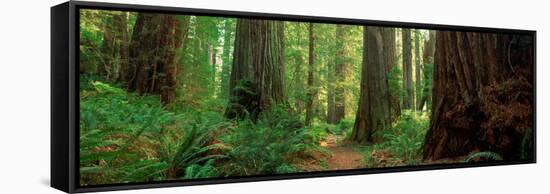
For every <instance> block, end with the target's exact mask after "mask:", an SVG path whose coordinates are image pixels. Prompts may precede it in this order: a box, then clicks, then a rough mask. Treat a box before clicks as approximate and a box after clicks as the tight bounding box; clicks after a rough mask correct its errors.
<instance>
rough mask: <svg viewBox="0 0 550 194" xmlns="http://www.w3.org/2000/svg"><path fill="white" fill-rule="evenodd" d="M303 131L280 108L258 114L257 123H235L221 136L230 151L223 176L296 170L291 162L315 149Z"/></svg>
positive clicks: (297, 122) (248, 121) (243, 121)
mask: <svg viewBox="0 0 550 194" xmlns="http://www.w3.org/2000/svg"><path fill="white" fill-rule="evenodd" d="M306 137H307V129H306V128H304V127H303V126H302V124H301V123H300V121H299V120H298V117H296V116H294V115H293V114H292V113H288V112H287V111H286V110H285V109H284V108H283V107H273V108H272V109H271V110H270V111H267V112H264V113H262V114H261V115H260V118H259V119H258V121H257V122H253V121H252V120H250V119H244V120H241V121H238V122H237V123H236V125H235V127H234V128H233V129H232V130H231V131H229V132H228V133H227V134H225V135H224V136H223V137H221V141H222V142H223V143H224V145H227V146H228V147H229V149H230V151H229V152H228V153H227V157H228V160H229V161H228V162H226V166H225V167H224V169H225V171H226V172H225V173H226V174H227V175H258V174H272V173H291V172H296V171H298V169H297V168H296V167H294V166H292V165H290V164H291V163H293V161H294V160H296V159H299V158H300V157H301V156H304V155H307V151H308V150H309V149H314V148H315V147H317V145H316V143H315V142H313V141H309V140H308V139H311V138H306Z"/></svg>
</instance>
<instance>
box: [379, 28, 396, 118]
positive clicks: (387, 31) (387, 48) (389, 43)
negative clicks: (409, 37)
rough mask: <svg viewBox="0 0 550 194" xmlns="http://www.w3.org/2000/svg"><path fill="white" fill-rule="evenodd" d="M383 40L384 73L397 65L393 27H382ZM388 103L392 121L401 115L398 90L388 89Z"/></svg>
mask: <svg viewBox="0 0 550 194" xmlns="http://www.w3.org/2000/svg"><path fill="white" fill-rule="evenodd" d="M382 31H383V37H382V38H383V42H384V64H385V66H386V74H387V73H389V72H390V71H391V70H392V69H393V68H394V67H396V66H397V54H396V53H397V52H396V49H397V46H396V43H395V41H396V40H395V37H396V34H395V28H382ZM390 105H391V117H392V121H395V120H397V118H399V116H400V115H401V101H400V96H399V91H392V90H390Z"/></svg>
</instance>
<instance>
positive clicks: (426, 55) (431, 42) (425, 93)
mask: <svg viewBox="0 0 550 194" xmlns="http://www.w3.org/2000/svg"><path fill="white" fill-rule="evenodd" d="M429 34H430V35H429V39H428V40H426V41H424V50H423V51H422V59H423V60H422V62H423V63H424V65H423V66H424V67H423V68H422V74H423V78H424V82H423V86H422V97H421V98H420V103H419V105H418V106H419V110H422V109H423V108H424V106H427V110H430V108H431V107H430V106H431V105H430V104H431V88H430V86H431V80H432V79H433V77H432V74H433V72H432V71H433V64H434V60H433V59H434V53H435V31H434V30H430V31H429Z"/></svg>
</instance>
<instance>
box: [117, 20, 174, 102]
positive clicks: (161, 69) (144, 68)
mask: <svg viewBox="0 0 550 194" xmlns="http://www.w3.org/2000/svg"><path fill="white" fill-rule="evenodd" d="M181 30H182V28H181V25H180V24H179V21H178V19H177V18H176V16H173V15H160V14H148V13H140V14H138V17H137V21H136V24H135V26H134V31H133V35H132V42H131V44H130V59H131V60H130V65H129V70H130V71H129V72H128V76H127V86H128V89H129V90H130V91H136V92H138V93H140V94H143V93H150V94H157V95H159V96H160V99H161V101H162V102H163V103H169V102H171V101H172V100H173V98H174V92H175V87H176V73H177V72H176V51H177V50H178V49H179V48H180V47H181V41H182V36H180V35H181Z"/></svg>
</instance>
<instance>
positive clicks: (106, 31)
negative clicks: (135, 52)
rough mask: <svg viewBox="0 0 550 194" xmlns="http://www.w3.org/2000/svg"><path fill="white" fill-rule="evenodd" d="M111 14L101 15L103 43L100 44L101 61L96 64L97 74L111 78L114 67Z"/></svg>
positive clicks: (114, 45) (114, 33) (114, 38)
mask: <svg viewBox="0 0 550 194" xmlns="http://www.w3.org/2000/svg"><path fill="white" fill-rule="evenodd" d="M113 23H114V22H113V14H112V13H109V14H106V15H105V16H104V17H103V22H102V26H101V27H102V28H103V29H102V31H103V44H102V46H101V54H102V56H103V57H102V58H103V61H102V62H103V63H101V64H99V65H98V73H99V75H102V76H104V77H105V78H107V79H109V80H112V78H113V74H114V72H113V71H114V69H115V67H116V64H115V60H116V57H117V56H116V51H117V49H116V32H115V29H114V27H113Z"/></svg>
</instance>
